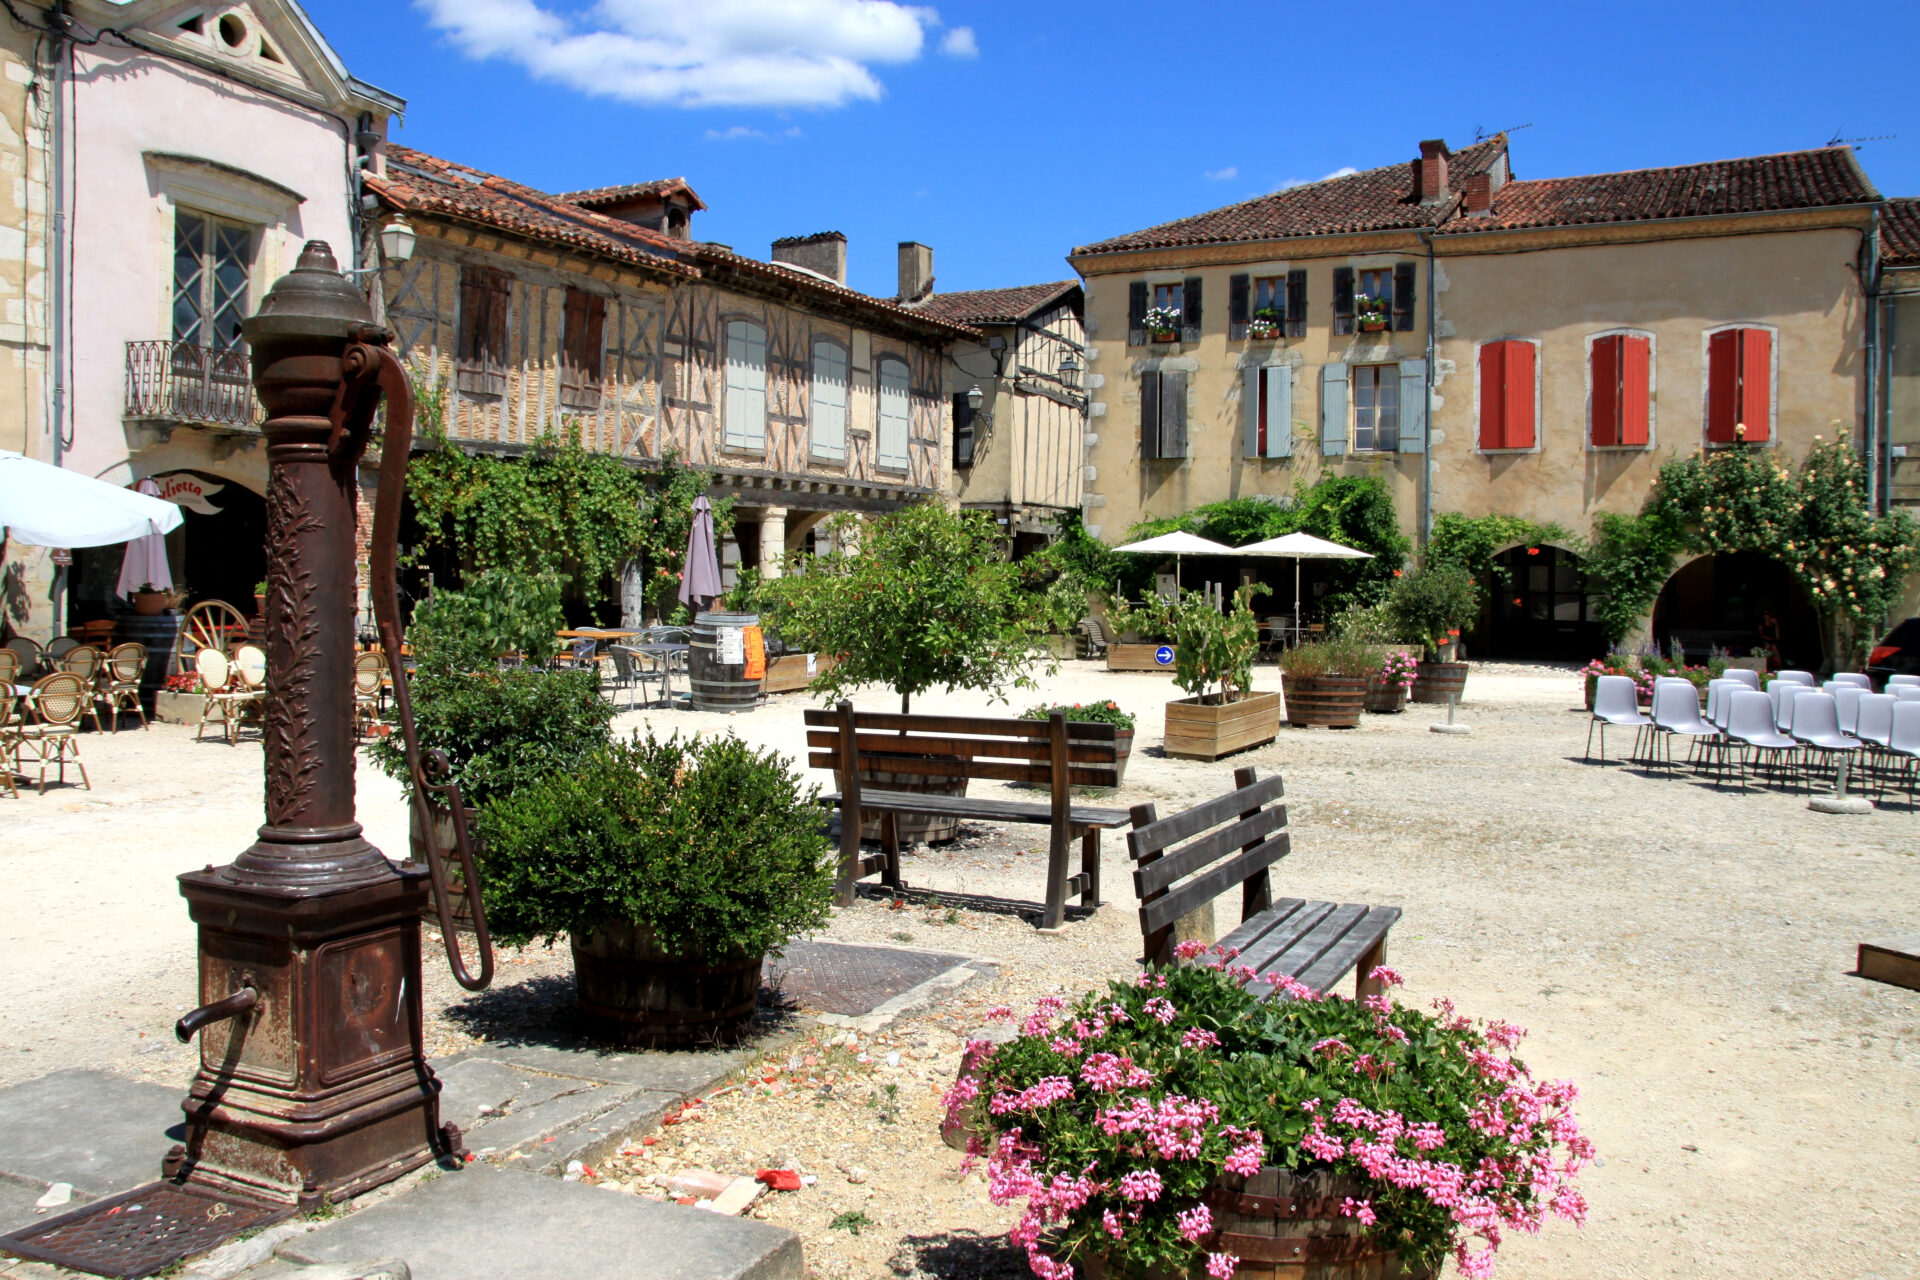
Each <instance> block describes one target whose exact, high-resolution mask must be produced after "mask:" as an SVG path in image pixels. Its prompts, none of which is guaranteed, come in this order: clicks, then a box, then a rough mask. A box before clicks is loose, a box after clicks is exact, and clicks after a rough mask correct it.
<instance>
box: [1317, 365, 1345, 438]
mask: <svg viewBox="0 0 1920 1280" xmlns="http://www.w3.org/2000/svg"><path fill="white" fill-rule="evenodd" d="M1346 451H1347V366H1345V365H1344V364H1323V365H1321V366H1320V452H1321V454H1322V456H1324V457H1329V458H1332V457H1337V456H1339V455H1340V454H1343V453H1345V452H1346Z"/></svg>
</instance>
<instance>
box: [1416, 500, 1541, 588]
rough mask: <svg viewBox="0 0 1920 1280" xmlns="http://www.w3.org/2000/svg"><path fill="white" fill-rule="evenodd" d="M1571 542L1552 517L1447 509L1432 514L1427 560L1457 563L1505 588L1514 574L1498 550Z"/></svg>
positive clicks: (1479, 577)
mask: <svg viewBox="0 0 1920 1280" xmlns="http://www.w3.org/2000/svg"><path fill="white" fill-rule="evenodd" d="M1573 541H1574V539H1573V535H1572V534H1570V533H1569V532H1567V530H1566V528H1565V527H1564V526H1562V525H1559V524H1556V523H1554V522H1553V521H1551V520H1549V521H1545V522H1541V521H1536V520H1527V519H1523V518H1522V517H1520V516H1505V515H1484V516H1467V515H1461V514H1460V513H1459V512H1457V511H1448V512H1444V513H1442V514H1441V515H1438V516H1435V517H1434V520H1433V536H1432V537H1431V538H1429V539H1428V540H1427V553H1426V563H1427V564H1430V565H1433V564H1457V565H1460V566H1461V567H1463V568H1465V569H1466V571H1467V572H1468V573H1471V574H1472V575H1473V577H1474V580H1475V581H1476V582H1481V583H1491V584H1496V585H1497V586H1498V587H1499V588H1500V589H1501V590H1502V591H1504V590H1506V589H1507V588H1509V587H1511V586H1512V585H1513V574H1512V573H1511V572H1510V571H1509V570H1508V569H1507V567H1506V566H1505V565H1503V564H1501V563H1500V561H1499V560H1498V559H1497V557H1498V555H1499V553H1500V552H1502V551H1505V550H1506V549H1507V548H1509V547H1516V546H1538V545H1540V544H1542V543H1558V544H1561V545H1571V544H1573Z"/></svg>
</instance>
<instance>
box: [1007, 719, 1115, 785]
mask: <svg viewBox="0 0 1920 1280" xmlns="http://www.w3.org/2000/svg"><path fill="white" fill-rule="evenodd" d="M1056 711H1058V712H1061V713H1063V714H1064V715H1065V716H1066V717H1067V724H1068V726H1069V730H1068V731H1069V732H1071V731H1072V730H1071V726H1072V725H1074V724H1110V725H1112V726H1113V731H1114V740H1113V746H1114V753H1115V756H1116V759H1115V760H1114V782H1113V785H1115V786H1116V787H1117V786H1119V785H1121V784H1122V783H1124V782H1125V781H1126V780H1127V757H1128V756H1129V755H1130V754H1131V753H1132V751H1133V725H1134V720H1133V717H1132V716H1130V715H1128V714H1127V713H1126V712H1124V711H1122V710H1121V709H1120V704H1119V703H1117V702H1113V701H1107V702H1075V703H1072V704H1068V703H1064V702H1055V703H1042V704H1041V705H1040V706H1037V707H1028V708H1027V709H1026V710H1025V711H1022V712H1021V713H1020V718H1021V719H1022V720H1046V719H1048V718H1049V717H1051V716H1052V715H1053V713H1054V712H1056ZM1068 743H1069V745H1072V743H1073V740H1072V739H1071V738H1069V739H1068ZM1084 789H1085V788H1076V790H1084Z"/></svg>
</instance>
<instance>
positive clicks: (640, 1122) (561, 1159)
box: [467, 1092, 681, 1174]
mask: <svg viewBox="0 0 1920 1280" xmlns="http://www.w3.org/2000/svg"><path fill="white" fill-rule="evenodd" d="M680 1097H681V1095H679V1094H677V1093H646V1092H641V1093H636V1094H634V1095H633V1096H632V1097H631V1098H629V1099H628V1100H627V1101H626V1102H623V1103H621V1104H620V1105H619V1106H617V1107H615V1108H614V1109H613V1110H611V1111H609V1112H607V1113H606V1114H605V1115H603V1116H595V1117H594V1118H593V1120H592V1121H591V1122H590V1123H588V1124H583V1125H579V1126H577V1127H575V1128H573V1129H569V1130H568V1131H566V1132H565V1133H562V1134H559V1135H558V1136H557V1137H556V1138H555V1140H554V1141H553V1142H551V1143H546V1144H543V1145H542V1146H541V1147H540V1149H539V1151H538V1153H537V1154H536V1155H535V1157H534V1159H533V1168H535V1169H537V1170H539V1171H540V1172H541V1173H556V1174H557V1173H560V1172H561V1171H563V1170H564V1169H565V1168H566V1167H567V1162H568V1161H569V1160H578V1161H580V1162H581V1163H582V1164H584V1165H588V1166H593V1165H597V1164H599V1163H600V1162H601V1161H602V1160H605V1159H606V1158H607V1157H608V1156H609V1155H610V1154H612V1153H613V1152H615V1151H617V1150H619V1149H620V1147H622V1146H624V1145H625V1144H626V1143H627V1142H628V1140H630V1139H632V1138H637V1137H639V1136H640V1135H641V1134H643V1133H651V1132H652V1131H653V1130H655V1129H657V1128H659V1127H660V1117H661V1116H662V1115H663V1114H665V1113H666V1110H667V1108H668V1107H673V1106H678V1105H679V1103H680ZM467 1145H468V1146H469V1147H473V1146H474V1145H475V1144H473V1143H468V1144H467ZM480 1145H482V1146H484V1145H486V1144H485V1143H484V1142H483V1143H481V1144H480Z"/></svg>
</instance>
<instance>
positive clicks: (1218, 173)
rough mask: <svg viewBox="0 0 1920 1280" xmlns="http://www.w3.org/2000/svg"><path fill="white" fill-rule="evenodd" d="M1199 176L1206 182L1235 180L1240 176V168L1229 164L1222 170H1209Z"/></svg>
mask: <svg viewBox="0 0 1920 1280" xmlns="http://www.w3.org/2000/svg"><path fill="white" fill-rule="evenodd" d="M1200 176H1201V177H1203V178H1205V179H1206V180H1207V181H1208V182H1226V181H1228V180H1229V179H1232V178H1237V177H1239V176H1240V167H1239V166H1238V165H1231V164H1230V165H1228V166H1227V167H1226V168H1224V169H1209V170H1207V171H1206V172H1205V173H1203V174H1201V175H1200Z"/></svg>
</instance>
